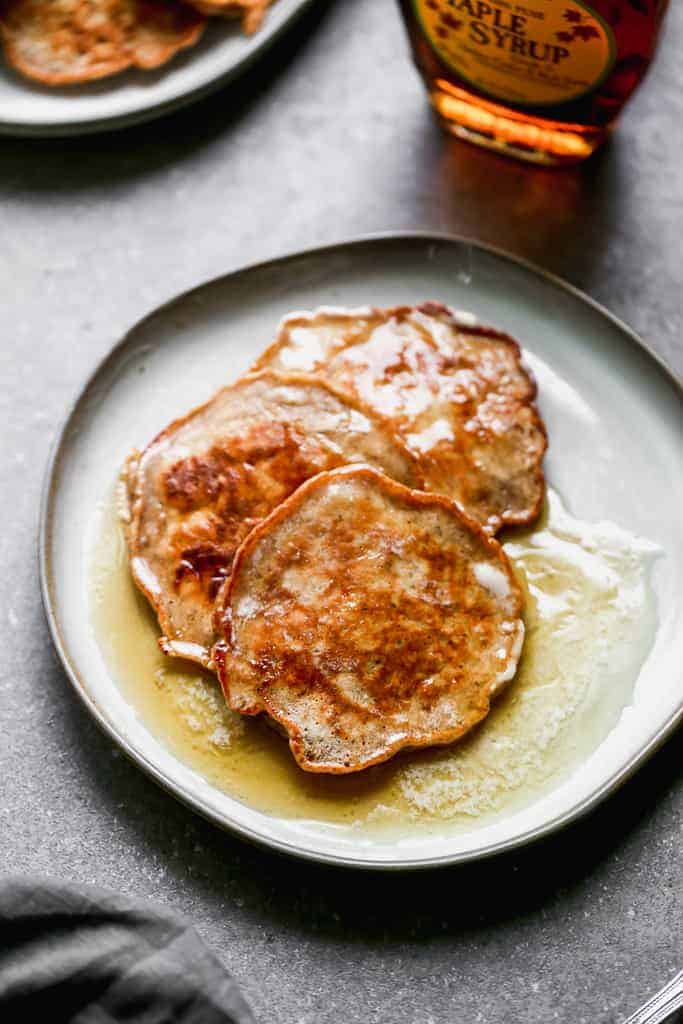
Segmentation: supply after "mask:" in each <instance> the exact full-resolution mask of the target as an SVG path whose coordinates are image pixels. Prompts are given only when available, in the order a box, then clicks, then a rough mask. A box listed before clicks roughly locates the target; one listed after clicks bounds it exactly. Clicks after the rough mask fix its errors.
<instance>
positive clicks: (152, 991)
mask: <svg viewBox="0 0 683 1024" xmlns="http://www.w3.org/2000/svg"><path fill="white" fill-rule="evenodd" d="M0 1021H1V1022H2V1024H14V1022H15V1021H17V1022H19V1021H21V1022H22V1024H25V1022H28V1021H40V1022H43V1021H44V1022H46V1024H47V1022H48V1021H49V1022H50V1024H61V1022H67V1021H68V1022H69V1024H71V1022H73V1024H113V1022H116V1024H118V1022H124V1021H125V1022H126V1024H167V1022H168V1024H170V1022H173V1024H219V1022H220V1024H254V1018H253V1016H252V1014H251V1012H250V1010H249V1008H248V1007H247V1004H246V1003H245V1001H244V999H243V998H242V996H241V994H240V992H239V989H238V987H237V985H236V983H235V981H234V980H233V979H232V978H231V977H230V975H229V974H228V973H227V971H226V970H225V968H224V967H223V965H222V964H221V963H220V961H219V960H218V959H217V957H215V956H214V954H213V953H212V952H211V951H210V950H209V949H208V948H207V947H206V946H205V945H204V943H203V942H202V940H201V939H200V938H199V936H198V935H197V933H196V932H195V931H194V929H193V928H192V927H191V926H190V925H189V924H187V923H186V922H185V921H183V920H182V919H181V918H179V917H177V916H176V915H175V914H173V913H171V912H170V911H168V910H166V909H165V908H163V907H159V906H156V905H155V904H152V903H148V902H147V901H145V900H138V899H132V898H130V897H127V896H118V895H115V894H114V893H109V892H105V891H102V890H100V889H95V888H92V887H91V886H85V885H71V884H67V883H62V882H55V881H50V880H46V879H30V878H29V879H26V878H19V879H8V880H4V881H0Z"/></svg>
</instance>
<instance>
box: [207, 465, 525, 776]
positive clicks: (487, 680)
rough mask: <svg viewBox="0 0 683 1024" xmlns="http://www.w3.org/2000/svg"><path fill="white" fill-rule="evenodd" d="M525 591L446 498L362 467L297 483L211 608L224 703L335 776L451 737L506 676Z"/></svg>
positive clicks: (474, 718)
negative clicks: (266, 721) (261, 721)
mask: <svg viewBox="0 0 683 1024" xmlns="http://www.w3.org/2000/svg"><path fill="white" fill-rule="evenodd" d="M521 615H522V593H521V591H520V588H519V586H518V584H517V582H516V581H515V577H514V575H513V572H512V569H511V568H510V564H509V562H508V560H507V558H506V556H505V554H504V553H503V550H502V548H501V547H500V545H499V544H498V542H497V541H495V540H494V539H493V538H491V537H489V536H488V535H487V534H485V533H484V531H483V530H482V529H481V527H480V526H479V525H478V524H477V523H475V522H474V520H472V519H469V518H468V517H466V516H465V515H463V513H462V512H461V511H460V510H459V509H458V507H457V506H456V505H455V503H454V502H452V501H450V500H449V499H448V498H444V497H442V496H439V495H435V494H425V493H423V492H420V491H414V490H409V489H408V488H406V487H403V486H401V485H400V484H397V483H395V482H394V481H392V480H389V479H388V478H387V477H386V476H383V475H382V474H381V473H378V472H376V471H375V470H372V469H368V468H366V467H355V466H354V467H346V468H343V469H338V470H333V471H332V472H328V473H323V474H320V475H319V476H317V477H315V478H314V479H312V480H309V481H308V482H307V483H305V484H304V485H303V486H302V487H300V488H299V489H298V490H297V491H296V492H295V493H294V494H293V495H292V496H291V497H290V498H288V499H287V501H285V502H284V503H283V504H282V505H280V506H279V508H277V509H275V511H273V512H272V513H271V515H270V516H268V518H267V519H265V520H264V521H263V522H262V523H261V524H260V526H257V527H256V529H254V530H253V531H252V532H251V533H250V534H249V536H248V537H247V539H246V540H245V541H244V543H243V544H242V546H241V547H240V549H239V551H238V552H237V555H236V557H235V562H234V565H233V572H232V577H231V580H230V583H229V585H228V586H227V587H226V588H225V589H224V590H223V592H222V594H221V599H220V601H219V604H218V607H217V609H216V626H217V632H218V631H220V632H222V633H223V639H222V640H221V641H220V642H219V643H218V644H217V645H216V648H215V650H214V660H215V663H216V666H217V668H218V674H219V678H220V680H221V684H222V686H223V689H224V692H225V695H226V698H227V700H228V702H229V704H230V706H231V708H233V709H234V710H235V711H239V712H241V713H242V714H245V715H257V714H261V713H263V712H265V713H266V714H268V715H270V716H271V718H272V719H273V720H274V721H275V723H277V724H278V725H279V726H280V727H281V728H283V729H284V730H285V731H286V733H287V735H288V736H289V744H290V747H291V750H292V753H293V754H294V757H295V758H296V760H297V762H298V764H299V766H300V767H301V768H303V769H305V770H306V771H310V772H329V773H336V774H341V773H346V772H354V771H359V770H361V769H363V768H367V767H368V766H370V765H373V764H377V763H378V762H380V761H385V760H387V758H389V757H391V756H393V755H394V754H395V753H396V752H397V751H398V750H400V749H401V748H404V747H425V746H431V745H434V744H443V743H450V742H452V741H453V740H456V739H458V738H459V737H461V736H462V735H464V733H466V732H467V731H468V730H470V729H471V728H472V727H473V726H475V725H476V724H477V723H478V722H480V721H481V720H482V719H483V718H484V717H485V716H486V714H487V713H488V710H489V706H490V702H491V699H492V698H493V697H494V696H495V695H496V694H497V693H498V692H499V691H500V690H501V688H502V687H503V686H504V685H505V684H506V683H507V682H508V681H509V680H510V679H511V678H512V677H513V676H514V674H515V671H516V667H517V662H518V660H519V656H520V653H521V648H522V643H523V638H524V625H523V622H522V618H521Z"/></svg>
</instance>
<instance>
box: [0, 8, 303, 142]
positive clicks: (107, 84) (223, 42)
mask: <svg viewBox="0 0 683 1024" xmlns="http://www.w3.org/2000/svg"><path fill="white" fill-rule="evenodd" d="M312 2H313V0H277V3H275V4H274V5H273V7H272V8H271V9H270V10H269V11H268V13H267V15H266V18H265V21H264V23H263V25H262V27H261V29H260V30H259V31H258V32H257V33H256V34H255V35H253V36H246V35H244V33H243V32H242V31H241V29H240V27H239V24H238V22H236V21H228V20H223V19H220V18H212V19H211V20H210V22H209V25H208V27H207V29H206V32H205V33H204V36H203V37H202V39H201V40H200V42H199V43H198V45H197V46H195V47H193V48H192V49H190V50H187V51H186V52H185V53H181V54H179V55H178V56H177V57H176V58H174V60H173V61H171V62H170V63H169V64H168V65H166V67H163V68H161V69H160V70H159V71H156V72H144V71H136V70H131V71H127V72H125V73H123V74H121V75H114V76H113V77H112V78H106V79H103V80H102V81H100V82H90V83H87V84H85V85H78V86H65V87H63V88H58V89H57V88H54V89H53V88H48V87H47V86H41V85H40V84H38V83H32V82H30V81H28V79H25V78H23V77H21V76H20V75H17V74H15V73H14V72H13V71H12V70H11V69H10V68H9V67H7V66H6V64H5V62H4V61H3V60H2V57H1V56H0V134H4V135H31V136H45V135H83V134H87V133H88V132H96V131H104V130H108V129H112V128H123V127H125V126H126V125H130V124H136V123H138V122H140V121H147V120H149V119H151V118H153V117H159V116H160V115H161V114H165V113H168V112H169V111H171V110H174V109H176V108H178V107H182V106H185V104H187V103H191V102H192V101H193V100H195V99H198V98H199V97H200V96H204V95H205V94H206V93H208V92H211V91H212V90H213V89H216V88H218V87H219V86H221V85H224V84H225V83H226V82H228V81H229V80H230V79H231V78H234V77H235V76H237V75H238V74H240V72H242V71H243V70H244V69H245V68H246V67H248V66H249V64H251V62H252V61H253V60H255V59H256V58H257V57H258V56H259V55H260V54H261V53H262V52H263V51H264V50H266V49H267V48H268V47H269V46H270V45H271V43H273V42H274V41H275V39H276V38H277V37H278V36H279V35H280V33H281V32H283V31H284V30H285V28H286V27H287V26H288V25H289V24H290V22H292V21H293V20H294V18H296V17H297V15H299V14H301V13H302V12H303V11H304V9H305V8H306V7H308V5H309V4H310V3H312Z"/></svg>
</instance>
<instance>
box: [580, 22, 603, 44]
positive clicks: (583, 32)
mask: <svg viewBox="0 0 683 1024" xmlns="http://www.w3.org/2000/svg"><path fill="white" fill-rule="evenodd" d="M574 36H575V37H576V39H583V41H584V42H587V41H588V40H589V39H599V38H600V33H599V32H598V30H597V28H594V26H593V25H576V26H575V28H574Z"/></svg>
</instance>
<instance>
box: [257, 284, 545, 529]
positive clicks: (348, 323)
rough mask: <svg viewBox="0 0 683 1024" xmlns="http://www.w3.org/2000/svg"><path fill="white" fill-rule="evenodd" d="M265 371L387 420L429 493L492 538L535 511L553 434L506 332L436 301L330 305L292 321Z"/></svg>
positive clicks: (265, 360)
mask: <svg viewBox="0 0 683 1024" xmlns="http://www.w3.org/2000/svg"><path fill="white" fill-rule="evenodd" d="M263 367H271V368H273V369H277V370H302V371H306V372H309V373H315V374H316V375H317V376H320V377H322V378H323V379H325V380H327V381H329V382H330V383H331V384H334V386H335V387H337V388H339V389H340V390H342V391H344V392H346V393H348V394H350V395H354V396H356V397H358V398H360V399H362V400H363V401H364V402H366V403H367V404H368V405H369V406H370V407H371V408H373V409H375V410H376V411H377V412H379V413H380V414H381V415H383V416H386V417H387V418H389V419H390V421H391V423H392V424H393V426H394V428H395V430H396V432H397V433H398V434H399V435H400V436H401V437H402V438H403V440H404V441H405V442H406V444H407V445H408V447H409V448H410V449H411V451H412V452H413V453H414V454H415V455H416V456H417V457H418V459H419V461H420V465H421V467H422V471H423V473H424V476H425V481H426V488H427V490H433V491H436V492H438V493H440V494H445V495H447V496H448V497H450V498H453V499H454V500H455V501H457V502H458V503H459V504H460V505H461V506H462V507H463V508H464V509H465V511H466V512H467V513H468V514H469V515H471V516H472V517H473V518H474V519H476V520H477V521H478V522H479V523H481V524H482V526H483V527H484V529H486V530H487V532H490V533H495V532H497V530H499V529H500V528H501V526H503V525H505V524H508V523H530V522H532V521H533V520H534V519H535V518H536V517H537V515H538V514H539V512H540V509H541V505H542V502H543V494H544V489H545V484H544V478H543V471H542V468H541V464H542V460H543V455H544V453H545V449H546V446H547V440H546V432H545V427H544V425H543V422H542V420H541V418H540V416H539V414H538V411H537V409H536V406H535V401H534V400H535V397H536V385H535V382H534V380H533V378H532V377H531V374H530V373H529V371H528V370H526V369H525V367H524V366H523V364H522V360H521V352H520V348H519V345H518V344H517V342H515V341H514V340H513V339H512V338H510V337H509V336H508V335H506V334H501V333H500V332H499V331H495V330H493V329H491V328H489V327H479V326H472V325H471V324H470V323H468V322H465V321H464V320H463V319H462V318H460V319H458V318H457V317H456V315H455V314H454V313H452V312H451V311H450V310H449V309H447V308H446V307H445V306H442V305H440V304H437V303H433V302H431V303H425V304H424V305H422V306H417V307H409V306H401V307H397V308H395V309H370V308H365V309H359V310H334V309H324V308H323V309H320V310H318V311H317V312H315V313H295V314H292V315H291V316H288V317H286V318H285V320H284V321H283V323H282V325H281V327H280V331H279V334H278V336H277V338H276V340H275V342H274V343H273V344H272V345H271V346H270V348H268V349H267V350H266V351H265V353H264V354H263V355H262V356H261V357H260V358H259V359H258V360H257V362H256V363H255V366H254V369H262V368H263Z"/></svg>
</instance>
